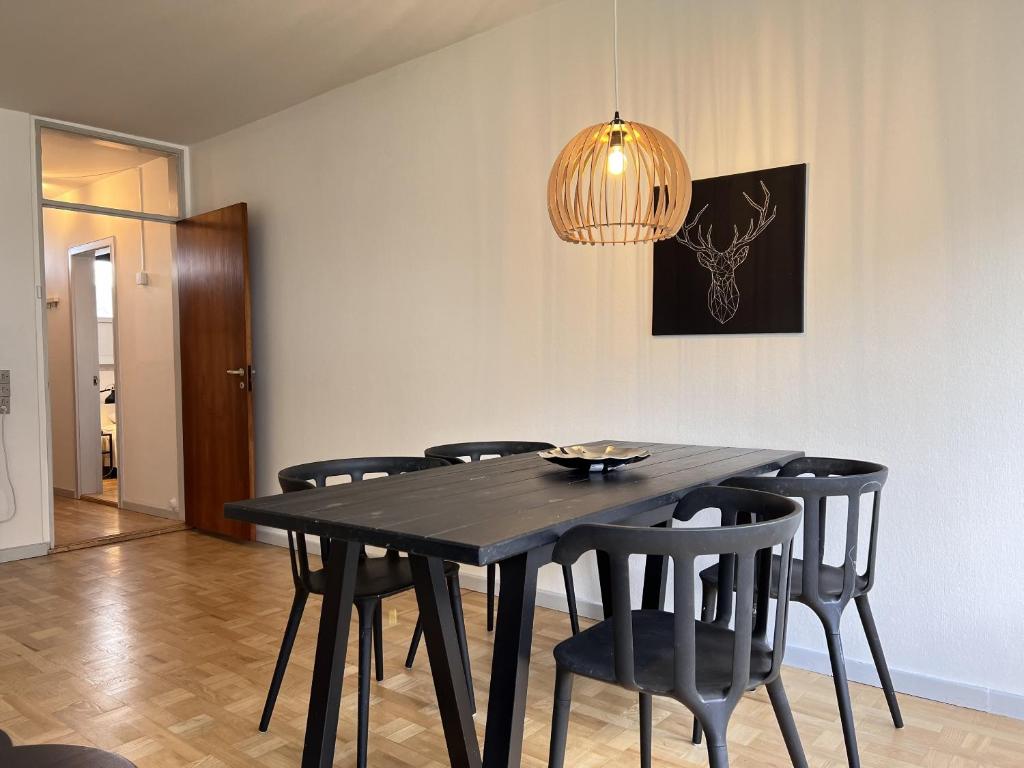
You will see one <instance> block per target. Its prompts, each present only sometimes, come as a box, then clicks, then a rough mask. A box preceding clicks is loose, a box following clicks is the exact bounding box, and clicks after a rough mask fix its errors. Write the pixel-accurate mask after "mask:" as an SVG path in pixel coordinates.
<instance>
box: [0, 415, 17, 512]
mask: <svg viewBox="0 0 1024 768" xmlns="http://www.w3.org/2000/svg"><path fill="white" fill-rule="evenodd" d="M0 455H2V456H3V462H0V472H2V473H3V477H2V478H0V489H2V490H0V493H3V495H4V497H5V501H4V504H3V506H2V507H0V523H8V522H10V521H11V520H13V519H14V516H15V515H16V514H18V499H17V497H16V496H15V495H14V483H13V482H12V480H11V464H10V461H9V460H8V458H7V414H6V413H4V414H0Z"/></svg>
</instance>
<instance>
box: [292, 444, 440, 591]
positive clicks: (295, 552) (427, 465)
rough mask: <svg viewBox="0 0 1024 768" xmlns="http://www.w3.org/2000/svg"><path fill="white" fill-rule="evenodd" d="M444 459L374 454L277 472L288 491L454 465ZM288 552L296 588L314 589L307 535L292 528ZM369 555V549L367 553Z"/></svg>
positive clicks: (323, 549)
mask: <svg viewBox="0 0 1024 768" xmlns="http://www.w3.org/2000/svg"><path fill="white" fill-rule="evenodd" d="M450 464H451V463H450V462H448V461H446V460H444V459H436V458H429V457H421V456H372V457H365V458H358V459H328V460H326V461H311V462H309V463H307V464H296V465H295V466H293V467H285V468H284V469H282V470H281V471H280V472H278V473H277V481H278V483H280V485H281V490H282V491H283V492H284V493H294V492H296V491H308V490H310V489H312V488H323V487H325V486H326V485H327V481H328V480H330V479H331V478H335V477H347V478H349V480H351V482H353V483H356V482H359V481H361V480H362V479H363V478H364V477H365V476H366V475H377V474H386V475H401V474H405V473H406V472H418V471H420V470H423V469H435V468H438V467H447V466H450ZM330 548H331V542H330V539H328V538H327V537H325V536H321V537H320V556H321V558H323V559H325V560H326V559H327V557H328V556H329V555H330ZM288 551H289V552H290V553H291V560H292V578H293V579H294V580H295V584H296V587H299V586H301V587H303V588H304V589H306V590H307V591H311V590H312V583H311V581H310V578H309V573H310V570H309V554H308V553H307V551H306V537H305V536H304V535H303V534H301V533H294V534H293V532H292V531H288ZM364 556H365V552H364ZM388 556H389V557H398V553H397V552H390V551H389V552H388Z"/></svg>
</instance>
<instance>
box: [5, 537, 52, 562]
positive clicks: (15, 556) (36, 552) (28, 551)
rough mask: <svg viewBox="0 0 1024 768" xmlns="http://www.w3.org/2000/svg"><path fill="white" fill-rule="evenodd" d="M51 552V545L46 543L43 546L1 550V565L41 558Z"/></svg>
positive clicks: (36, 545) (31, 545)
mask: <svg viewBox="0 0 1024 768" xmlns="http://www.w3.org/2000/svg"><path fill="white" fill-rule="evenodd" d="M49 551H50V545H49V544H48V543H46V542H43V543H42V544H28V545H26V546H24V547H9V548H7V549H0V563H10V562H13V561H14V560H26V559H28V558H30V557H41V556H43V555H45V554H47V553H48V552H49Z"/></svg>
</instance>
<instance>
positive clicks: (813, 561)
mask: <svg viewBox="0 0 1024 768" xmlns="http://www.w3.org/2000/svg"><path fill="white" fill-rule="evenodd" d="M888 474H889V470H888V469H887V468H886V467H884V466H882V465H881V464H874V463H871V462H867V461H852V460H848V459H825V458H810V457H808V458H802V459H795V460H793V461H791V462H789V463H788V464H786V465H785V466H784V467H783V468H782V469H781V470H779V473H778V476H777V477H735V478H732V479H731V480H727V481H726V482H725V483H723V485H728V486H732V487H736V488H750V489H755V490H760V491H767V492H769V493H777V494H780V495H782V496H789V497H793V498H801V499H803V503H804V510H805V514H804V538H803V559H794V560H793V577H792V582H791V587H790V599H792V600H794V601H796V602H798V603H803V604H804V605H806V606H807V607H809V608H810V609H811V610H812V611H814V613H815V615H817V617H818V618H819V619H820V620H821V624H822V627H824V629H825V640H826V642H827V644H828V655H829V659H830V660H831V662H832V677H833V681H834V683H835V688H836V697H837V699H838V702H839V715H840V719H841V720H842V723H843V737H844V740H845V742H846V755H847V760H848V761H849V764H850V766H851V768H856V767H857V766H859V765H860V757H859V753H858V751H857V733H856V730H855V728H854V722H853V708H852V706H851V704H850V689H849V685H848V683H847V678H846V661H845V659H844V658H843V642H842V638H841V636H840V633H839V625H840V619H841V618H842V615H843V611H844V610H845V609H846V606H847V604H848V603H849V602H850V600H851V599H852V600H853V601H854V602H856V604H857V611H858V612H859V613H860V619H861V623H862V624H863V625H864V634H865V635H867V640H868V645H869V646H870V648H871V656H872V658H873V659H874V662H875V668H876V669H877V670H878V678H879V680H880V681H881V683H882V689H883V690H884V691H885V698H886V701H887V702H888V704H889V714H890V715H891V716H892V722H893V724H894V725H895V726H896V727H897V728H902V727H903V716H902V715H901V714H900V705H899V702H897V701H896V692H895V690H894V689H893V686H892V678H891V677H890V676H889V667H888V665H887V664H886V662H885V654H883V653H882V642H881V640H879V637H878V629H877V628H876V627H875V619H874V616H872V614H871V606H870V604H869V603H868V593H869V592H870V591H871V588H872V586H874V583H875V556H876V552H877V544H878V519H879V510H880V508H881V501H882V486H883V485H885V481H886V478H887V476H888ZM801 475H812V477H801ZM866 494H872V496H873V498H872V500H871V501H872V512H871V533H870V537H869V541H868V550H867V558H866V562H865V561H862V562H865V564H864V570H863V572H858V560H859V558H858V546H857V545H858V538H859V536H858V534H859V530H860V508H861V501H862V498H863V497H864V496H865V495H866ZM833 497H845V498H846V504H845V508H846V524H845V529H846V533H845V539H844V542H843V550H842V551H843V552H844V553H845V557H844V561H843V564H842V565H841V566H837V565H829V564H828V563H826V562H825V538H826V532H825V531H826V519H827V518H826V506H827V502H828V499H829V498H833ZM776 567H777V565H776ZM720 578H721V572H720V569H719V568H718V567H717V566H712V567H710V568H708V569H706V570H704V571H703V572H702V573H701V581H702V582H703V595H704V596H703V601H702V602H703V605H704V609H703V613H704V617H705V618H710V606H711V604H712V603H713V602H714V601H715V595H716V593H718V592H719V591H720V590H721V588H722V587H721V584H720V583H719V582H720ZM777 595H778V593H777V592H776V591H773V592H772V597H777ZM699 737H700V730H699V724H697V723H695V725H694V742H695V743H697V742H698V741H699Z"/></svg>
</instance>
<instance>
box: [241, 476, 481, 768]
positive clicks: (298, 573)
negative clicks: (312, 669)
mask: <svg viewBox="0 0 1024 768" xmlns="http://www.w3.org/2000/svg"><path fill="white" fill-rule="evenodd" d="M446 466H450V465H449V463H448V462H447V461H444V460H443V459H430V458H420V457H418V456H410V457H380V458H360V459H333V460H328V461H316V462H312V463H309V464H300V465H298V466H294V467H288V468H286V469H282V470H281V471H280V472H279V473H278V481H279V482H280V484H281V490H282V491H284V492H285V493H292V492H295V491H306V490H310V489H312V488H324V487H325V486H326V485H327V480H328V478H336V477H348V478H349V479H350V480H351V482H353V483H355V482H359V481H361V480H363V478H364V476H365V475H369V474H374V475H379V474H386V475H400V474H406V473H409V472H416V471H419V470H424V469H435V468H438V467H446ZM288 551H289V553H290V554H291V561H292V578H293V580H294V581H295V599H294V601H293V602H292V608H291V613H290V614H289V615H288V624H287V625H286V627H285V631H284V640H283V641H282V642H281V652H280V654H279V655H278V658H277V665H276V667H275V668H274V677H273V678H272V680H271V683H270V691H269V692H268V693H267V702H266V705H265V706H264V708H263V717H262V718H261V719H260V730H261V731H266V730H267V728H268V727H269V726H270V718H271V716H272V715H273V713H274V704H275V703H276V701H277V694H278V691H279V690H280V688H281V681H282V680H283V679H284V672H285V669H286V667H287V666H288V657H289V656H290V655H291V651H292V645H293V644H294V642H295V635H296V633H297V632H298V629H299V622H300V620H301V619H302V611H303V608H304V607H305V605H306V599H307V598H308V597H309V595H310V594H314V595H323V594H324V592H325V590H326V587H327V585H326V579H327V576H326V571H325V570H316V571H314V570H311V569H310V567H309V556H308V554H307V552H306V537H305V535H304V534H303V533H300V532H295V533H293V532H292V531H288ZM320 551H321V557H322V558H323V561H324V562H327V561H328V560H329V558H330V552H331V540H330V539H329V538H328V537H325V536H321V537H320ZM443 573H444V577H445V579H446V581H447V584H448V594H449V600H450V602H451V609H452V613H453V614H454V617H455V628H456V632H457V635H458V643H459V650H460V651H461V655H462V664H463V666H464V667H465V672H466V679H467V680H468V681H470V684H469V697H470V702H471V704H472V701H473V686H472V680H473V677H472V674H471V672H470V666H469V649H468V646H467V644H466V630H465V626H464V624H463V618H462V595H461V592H460V589H459V566H458V565H457V564H456V563H449V562H445V563H444V567H443ZM413 587H414V581H413V574H412V568H411V567H410V564H409V560H408V558H404V557H401V556H400V555H399V554H398V552H397V551H395V550H391V549H389V550H388V551H387V554H386V555H385V556H384V557H367V555H366V550H365V548H362V549H360V552H359V559H358V565H357V567H356V581H355V591H354V593H353V596H352V602H353V603H354V604H355V606H356V611H357V613H358V615H359V724H358V739H357V748H356V749H357V751H356V764H357V765H358V766H359V768H364V766H365V765H366V753H367V735H368V732H369V716H370V647H371V645H372V646H373V648H374V649H375V654H374V656H375V662H376V664H375V666H376V677H377V680H378V681H379V680H383V679H384V647H383V620H382V608H381V602H382V600H383V598H385V597H390V596H391V595H396V594H398V593H399V592H405V591H407V590H410V589H412V588H413ZM418 626H419V621H417V627H418ZM474 708H475V705H474Z"/></svg>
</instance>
